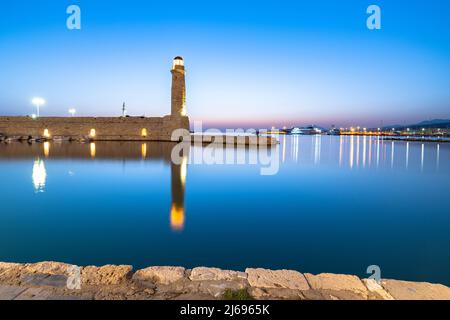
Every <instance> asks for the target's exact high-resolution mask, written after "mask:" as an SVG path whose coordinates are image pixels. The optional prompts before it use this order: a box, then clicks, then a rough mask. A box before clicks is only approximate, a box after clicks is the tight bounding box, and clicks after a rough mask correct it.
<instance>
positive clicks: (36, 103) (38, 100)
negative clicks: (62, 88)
mask: <svg viewBox="0 0 450 320" xmlns="http://www.w3.org/2000/svg"><path fill="white" fill-rule="evenodd" d="M31 103H32V104H34V106H35V107H36V109H37V113H36V117H38V118H39V109H40V107H41V106H43V105H44V104H45V100H44V99H43V98H40V97H35V98H33V100H31Z"/></svg>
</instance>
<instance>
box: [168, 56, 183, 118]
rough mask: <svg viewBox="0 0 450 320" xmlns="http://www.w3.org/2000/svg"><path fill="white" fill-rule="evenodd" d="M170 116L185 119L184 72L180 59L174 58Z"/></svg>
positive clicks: (181, 59)
mask: <svg viewBox="0 0 450 320" xmlns="http://www.w3.org/2000/svg"><path fill="white" fill-rule="evenodd" d="M171 72H172V116H177V117H185V116H186V115H187V112H186V79H185V75H186V71H185V69H184V60H183V58H182V57H175V59H173V65H172V70H171Z"/></svg>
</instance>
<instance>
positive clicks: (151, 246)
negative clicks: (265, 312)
mask: <svg viewBox="0 0 450 320" xmlns="http://www.w3.org/2000/svg"><path fill="white" fill-rule="evenodd" d="M279 140H280V146H278V147H277V148H274V150H276V151H274V152H279V154H280V157H279V159H280V162H281V164H280V170H279V172H278V174H276V175H274V176H261V175H260V172H259V166H258V165H249V164H247V165H241V164H239V165H232V166H229V165H228V166H227V165H205V164H190V162H189V158H192V156H193V155H194V154H195V153H199V154H201V152H202V148H200V147H192V148H191V150H190V152H189V154H186V155H184V156H183V161H182V162H181V164H180V165H175V164H173V163H172V162H171V160H170V157H171V151H172V148H173V146H174V144H170V143H155V142H148V143H125V142H96V143H92V144H75V143H73V144H72V143H60V144H55V143H48V144H34V145H28V144H25V143H24V144H20V143H13V144H9V145H5V144H0V181H1V183H2V194H1V195H0V200H1V202H2V210H1V211H0V241H1V242H2V243H4V244H6V243H7V244H8V245H3V246H1V248H0V261H2V260H3V261H21V262H31V261H41V260H56V261H65V262H70V263H76V264H80V265H87V264H97V265H101V264H108V263H116V264H123V263H126V264H132V265H134V266H135V267H145V266H148V265H183V266H186V267H194V266H198V265H207V266H217V267H222V268H230V269H238V270H243V269H244V268H245V267H248V266H258V267H268V268H274V269H277V268H290V269H297V270H300V271H305V272H312V273H319V272H336V273H353V274H358V275H360V276H364V272H365V269H366V268H367V266H368V265H372V264H377V265H380V267H381V269H382V276H384V277H391V278H398V279H405V280H421V281H422V280H423V281H432V282H433V281H434V282H441V283H446V284H450V279H449V278H450V276H449V273H448V270H450V254H449V252H450V208H449V205H448V202H447V201H446V197H447V192H448V181H449V178H450V161H449V160H450V144H442V143H441V144H438V143H421V142H405V141H387V140H383V139H379V138H377V137H356V136H355V137H354V136H350V137H343V136H341V137H334V136H280V137H279ZM254 153H256V150H255V149H253V148H250V149H249V148H231V149H226V150H224V157H227V156H230V155H231V156H237V157H238V158H244V159H249V158H251V155H253V154H254ZM237 163H239V161H237ZM30 175H31V183H30Z"/></svg>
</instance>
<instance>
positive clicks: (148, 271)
mask: <svg viewBox="0 0 450 320" xmlns="http://www.w3.org/2000/svg"><path fill="white" fill-rule="evenodd" d="M185 271H186V269H185V268H183V267H149V268H145V269H141V270H138V271H136V273H135V274H134V275H133V280H138V281H151V282H154V283H158V284H171V283H174V282H176V281H179V280H182V279H184V278H185Z"/></svg>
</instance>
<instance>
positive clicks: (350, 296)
mask: <svg viewBox="0 0 450 320" xmlns="http://www.w3.org/2000/svg"><path fill="white" fill-rule="evenodd" d="M74 270H77V271H78V275H77V274H76V273H75V274H74V273H73V272H74ZM77 276H78V279H77ZM74 280H75V281H74ZM77 281H78V282H77ZM74 283H78V285H79V287H77V288H73V284H74ZM68 284H69V286H68ZM70 288H71V289H70ZM227 297H228V298H230V297H231V298H233V297H236V299H258V300H278V299H282V300H410V299H413V300H450V288H448V287H446V286H444V285H440V284H431V283H424V282H409V281H399V280H382V281H381V282H379V283H378V282H376V281H375V280H372V279H360V278H358V277H356V276H353V275H341V274H319V275H313V274H309V273H305V274H303V273H300V272H297V271H293V270H268V269H252V268H248V269H246V270H245V272H239V271H231V270H222V269H218V268H206V267H199V268H194V269H185V268H183V267H149V268H145V269H141V270H137V271H135V272H134V271H133V267H132V266H127V265H122V266H115V265H107V266H102V267H96V266H87V267H81V268H75V269H74V266H72V265H69V264H65V263H59V262H40V263H32V264H18V263H0V300H24V299H25V300H60V299H68V300H111V299H112V300H142V299H149V300H172V299H174V300H175V299H176V300H192V299H195V300H209V299H210V300H214V299H224V298H227Z"/></svg>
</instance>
